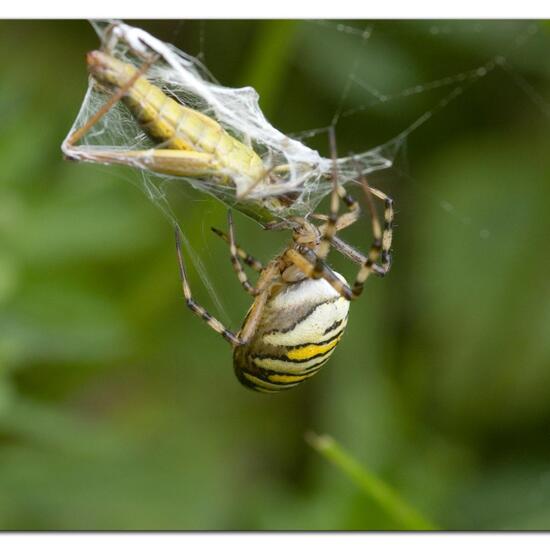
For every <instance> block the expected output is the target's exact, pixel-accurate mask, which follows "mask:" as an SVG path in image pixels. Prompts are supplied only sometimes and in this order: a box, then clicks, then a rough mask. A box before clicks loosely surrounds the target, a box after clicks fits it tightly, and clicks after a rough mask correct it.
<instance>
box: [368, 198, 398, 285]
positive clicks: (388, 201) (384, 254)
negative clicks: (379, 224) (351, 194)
mask: <svg viewBox="0 0 550 550" xmlns="http://www.w3.org/2000/svg"><path fill="white" fill-rule="evenodd" d="M368 190H369V192H370V193H371V194H372V195H374V196H375V197H377V198H378V199H380V200H382V201H384V228H383V230H382V250H381V264H382V265H381V268H382V273H379V274H380V275H382V276H384V275H385V274H386V273H387V272H388V271H389V270H390V268H391V244H392V239H393V219H394V210H393V199H392V198H391V197H389V196H388V195H386V193H383V192H382V191H380V190H379V189H375V188H374V187H369V188H368Z"/></svg>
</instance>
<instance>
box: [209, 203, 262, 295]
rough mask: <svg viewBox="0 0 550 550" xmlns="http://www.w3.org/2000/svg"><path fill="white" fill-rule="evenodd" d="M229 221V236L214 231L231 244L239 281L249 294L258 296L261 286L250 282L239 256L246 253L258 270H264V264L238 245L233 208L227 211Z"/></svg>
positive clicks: (230, 248)
mask: <svg viewBox="0 0 550 550" xmlns="http://www.w3.org/2000/svg"><path fill="white" fill-rule="evenodd" d="M227 223H228V225H229V236H226V235H224V234H223V233H222V232H221V231H218V230H214V231H215V233H217V234H218V235H220V236H221V237H222V238H224V240H225V241H226V242H227V243H228V244H229V250H230V253H231V264H232V266H233V270H234V271H235V273H236V274H237V277H238V279H239V282H240V283H241V285H242V286H243V288H244V289H245V290H246V291H247V292H248V293H249V294H251V295H252V296H257V295H258V294H260V292H261V287H260V286H259V285H257V286H253V285H251V284H250V283H249V282H248V276H247V274H246V273H245V271H244V269H243V266H242V264H241V261H240V259H239V256H241V257H242V256H243V255H244V256H245V258H246V259H250V263H248V262H247V263H248V265H253V266H254V267H255V268H258V269H257V271H260V272H261V271H262V269H263V267H262V264H261V263H260V262H258V261H257V260H255V259H254V258H252V256H250V255H249V254H247V253H246V252H244V250H242V249H241V248H239V247H238V246H237V244H236V242H235V229H234V225H233V216H232V214H231V210H229V211H228V212H227ZM246 259H245V262H246ZM258 283H259V281H258Z"/></svg>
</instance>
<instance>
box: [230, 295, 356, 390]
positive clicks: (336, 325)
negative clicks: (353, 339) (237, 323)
mask: <svg viewBox="0 0 550 550" xmlns="http://www.w3.org/2000/svg"><path fill="white" fill-rule="evenodd" d="M329 303H330V302H323V303H321V304H317V305H315V306H313V307H312V308H311V309H310V310H309V311H308V312H307V314H306V315H305V316H303V317H301V318H300V319H299V320H298V321H296V322H294V323H292V324H290V326H289V327H287V328H285V329H279V330H271V331H269V332H265V333H264V334H262V335H261V336H259V338H258V339H257V340H256V345H255V346H253V347H252V348H249V347H248V346H242V347H237V348H236V349H235V352H234V368H235V373H236V375H237V378H238V379H239V381H240V382H241V383H242V384H243V385H245V386H246V387H248V388H251V389H254V390H257V391H260V392H267V393H276V392H279V391H281V390H286V389H290V388H293V387H295V386H297V385H298V384H300V383H301V382H303V381H304V380H306V379H308V378H310V377H311V376H313V375H314V374H316V373H317V372H318V371H319V370H320V369H321V367H322V366H323V365H324V364H325V363H326V362H327V361H328V360H329V358H330V356H331V355H332V353H333V352H334V349H335V348H336V346H337V345H338V343H339V341H340V339H341V337H342V335H343V332H344V330H345V327H346V324H347V316H346V317H344V318H341V319H338V320H336V321H334V322H331V324H330V325H329V326H328V327H327V328H326V329H325V330H324V331H323V336H324V338H322V339H319V340H317V341H308V342H304V343H300V344H295V345H282V344H279V345H276V344H275V343H276V342H281V343H282V342H285V341H292V340H299V339H300V337H301V336H303V335H304V334H305V333H306V331H305V328H307V325H308V322H309V321H311V319H312V315H313V313H314V312H315V311H317V310H318V309H319V307H321V306H323V305H327V304H329Z"/></svg>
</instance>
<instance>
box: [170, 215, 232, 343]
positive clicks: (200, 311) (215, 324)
mask: <svg viewBox="0 0 550 550" xmlns="http://www.w3.org/2000/svg"><path fill="white" fill-rule="evenodd" d="M176 251H177V253H178V263H179V268H180V278H181V285H182V288H183V295H184V296H185V303H186V304H187V307H188V308H189V309H190V310H191V311H192V312H193V313H194V314H195V315H197V316H198V317H200V318H201V319H202V320H203V321H206V323H207V324H208V325H209V326H210V328H212V329H213V330H214V331H216V332H217V333H218V334H221V336H223V337H224V338H225V339H226V340H227V341H228V342H229V343H230V344H231V345H232V346H238V345H240V344H241V340H240V339H239V338H238V337H237V336H235V334H233V333H232V332H231V331H229V330H227V329H226V328H225V327H224V326H223V325H222V323H220V322H219V321H218V320H217V319H216V318H215V317H212V315H210V313H208V311H206V309H204V308H203V307H202V306H201V305H199V304H198V303H197V302H195V300H194V299H193V296H192V295H191V288H190V287H189V282H188V280H187V274H186V272H185V265H184V263H183V253H182V250H181V232H180V229H179V227H178V226H177V225H176Z"/></svg>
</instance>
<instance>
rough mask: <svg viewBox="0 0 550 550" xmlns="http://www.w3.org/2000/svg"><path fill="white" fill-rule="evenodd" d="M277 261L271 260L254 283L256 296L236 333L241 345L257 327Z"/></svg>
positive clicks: (250, 336) (276, 270)
mask: <svg viewBox="0 0 550 550" xmlns="http://www.w3.org/2000/svg"><path fill="white" fill-rule="evenodd" d="M278 263H279V261H278V258H277V259H275V260H273V261H271V262H270V263H269V264H268V265H267V267H266V268H265V269H264V270H263V271H262V274H261V275H260V278H259V279H258V283H257V284H256V289H257V291H258V292H257V295H256V298H255V300H254V302H253V304H252V307H251V308H250V309H249V310H248V313H247V314H246V318H245V320H244V323H243V326H242V328H241V330H240V331H239V334H238V338H239V340H240V342H241V345H244V344H246V343H247V342H248V341H249V340H250V339H251V338H252V336H253V335H254V333H255V332H256V329H257V328H258V323H259V322H260V319H261V317H262V313H263V310H264V306H265V304H266V302H267V299H268V298H269V291H270V289H271V282H272V280H273V278H274V276H275V275H276V274H277V272H278V271H279V267H278Z"/></svg>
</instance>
